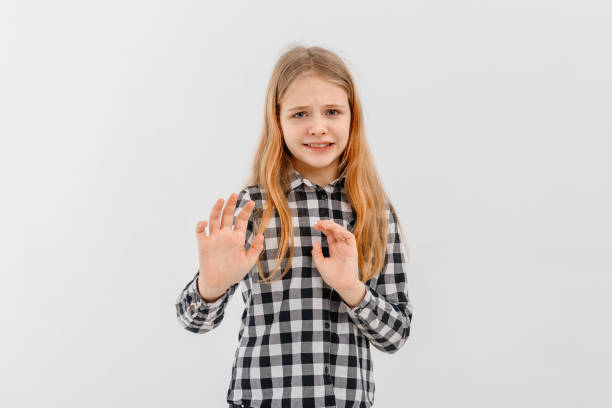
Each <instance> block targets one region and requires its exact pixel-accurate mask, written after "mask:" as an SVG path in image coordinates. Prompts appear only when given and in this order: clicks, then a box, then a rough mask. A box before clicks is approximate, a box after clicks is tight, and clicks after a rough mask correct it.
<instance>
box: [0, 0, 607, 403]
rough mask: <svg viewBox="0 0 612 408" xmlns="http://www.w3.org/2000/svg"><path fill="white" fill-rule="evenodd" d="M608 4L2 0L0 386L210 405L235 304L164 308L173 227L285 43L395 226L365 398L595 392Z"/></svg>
mask: <svg viewBox="0 0 612 408" xmlns="http://www.w3.org/2000/svg"><path fill="white" fill-rule="evenodd" d="M611 20H612V7H611V6H610V5H609V2H605V1H591V0H584V1H558V0H557V1H553V0H547V1H544V0H513V1H484V0H480V1H477V0H473V1H450V0H446V1H409V2H399V1H398V2H386V1H379V2H355V1H337V2H323V1H311V2H295V1H273V2H272V1H260V2H254V1H248V2H247V1H239V2H238V1H234V2H219V1H215V2H212V1H210V2H205V1H199V2H198V1H176V0H174V1H125V0H123V1H104V2H86V1H54V2H43V1H3V2H2V4H1V5H0V47H1V48H0V52H1V55H0V136H1V142H0V143H1V144H0V174H1V175H0V177H1V180H2V184H1V186H0V187H1V197H2V198H1V200H0V205H1V206H2V208H1V211H0V217H1V218H0V231H1V232H0V234H1V235H0V236H1V242H0V245H1V257H0V262H1V264H0V269H1V275H0V276H1V277H2V278H1V279H2V280H1V282H0V301H1V304H0V316H1V319H2V320H1V325H2V326H1V327H2V332H1V336H0V346H1V347H0V350H1V351H0V387H1V388H0V405H2V406H3V407H37V406H49V407H51V406H53V407H84V406H87V407H109V406H118V407H132V406H147V407H175V406H180V405H181V404H185V405H189V406H201V407H225V406H226V403H225V397H226V393H227V387H228V385H229V381H230V377H231V365H232V358H233V354H234V351H235V348H236V346H237V345H238V328H239V323H240V315H241V313H242V310H243V307H244V304H243V302H242V298H241V297H240V296H239V295H238V296H236V295H234V297H233V298H232V299H231V301H230V303H229V305H228V307H227V310H226V314H225V318H224V321H223V322H222V324H221V326H220V327H218V328H217V329H216V330H215V331H213V332H209V333H208V334H205V335H195V334H192V333H190V332H188V331H186V330H184V329H182V328H181V327H180V326H179V324H178V322H177V320H176V315H175V300H176V298H177V296H178V294H179V292H180V290H181V289H182V288H183V286H184V285H186V283H187V282H188V281H189V280H190V279H191V278H192V277H193V275H194V274H195V272H196V270H197V253H196V239H195V224H196V222H197V221H198V220H203V219H207V218H208V216H209V213H210V210H211V207H212V204H213V203H214V201H215V200H216V199H217V198H220V197H223V198H227V197H228V196H229V195H230V194H231V193H232V192H238V191H239V190H240V187H241V186H242V183H243V182H244V181H245V179H246V177H247V176H248V171H249V169H250V165H251V162H252V158H253V154H254V152H255V147H256V144H257V141H258V138H259V137H260V132H261V129H262V120H263V103H264V96H265V89H266V86H267V83H268V80H269V76H270V74H271V72H272V68H273V66H274V64H275V62H276V60H277V59H278V57H279V56H280V55H281V54H282V52H284V51H285V50H286V49H288V48H289V47H290V46H292V45H297V44H301V45H306V46H311V45H320V46H324V47H327V48H329V49H331V50H332V51H334V52H336V53H338V54H339V55H340V56H341V57H342V58H343V59H344V60H345V62H346V63H347V65H348V67H349V69H350V70H351V72H352V74H353V75H354V78H355V80H356V84H357V89H358V91H359V92H360V94H361V97H362V98H363V108H364V115H365V126H366V132H367V135H368V141H369V143H370V146H371V147H372V151H373V154H374V156H375V159H376V162H377V166H378V170H379V172H380V175H381V178H382V180H383V182H384V185H385V188H386V190H387V191H388V192H389V195H390V196H391V199H392V201H393V203H394V205H395V206H396V208H397V210H398V214H399V216H400V221H401V223H402V226H403V228H404V234H405V236H406V238H407V244H408V247H409V266H408V271H407V273H408V287H409V294H410V298H411V301H412V303H413V306H414V316H413V322H412V325H411V334H410V338H409V339H408V341H407V343H406V344H405V346H404V347H403V348H402V349H401V350H400V351H399V352H397V353H396V354H394V355H389V354H385V353H382V352H380V351H378V350H376V349H374V348H372V350H373V351H372V353H373V360H374V376H375V381H376V396H375V404H374V405H375V406H377V407H450V406H453V407H492V406H494V407H516V406H520V407H553V406H554V407H604V406H610V405H611V404H612V394H611V391H610V388H609V387H608V386H609V381H610V375H611V371H612V370H611V368H612V354H611V352H610V344H611V342H612V335H611V330H610V323H609V322H610V317H609V315H610V310H612V308H611V306H612V302H611V300H610V292H611V286H612V285H611V283H612V278H611V273H612V261H611V260H610V256H611V254H612V242H611V241H612V240H611V234H610V231H611V229H612V217H611V215H610V209H611V208H612V188H611V183H610V175H611V174H612V166H611V165H610V155H611V153H612V124H611V115H610V114H611V112H612V75H611V73H612V53H611V52H610V50H611V49H612V29H611V26H610V21H611Z"/></svg>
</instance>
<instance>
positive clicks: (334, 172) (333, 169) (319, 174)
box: [293, 163, 340, 187]
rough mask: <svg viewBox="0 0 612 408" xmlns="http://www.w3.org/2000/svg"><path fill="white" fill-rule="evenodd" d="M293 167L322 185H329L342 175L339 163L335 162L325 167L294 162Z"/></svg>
mask: <svg viewBox="0 0 612 408" xmlns="http://www.w3.org/2000/svg"><path fill="white" fill-rule="evenodd" d="M293 168H294V169H296V170H297V171H298V172H299V173H300V174H301V175H302V176H304V177H306V178H307V179H308V180H310V181H312V182H313V183H315V184H318V185H319V186H321V187H324V186H326V185H328V184H329V183H331V182H332V181H334V180H335V179H337V178H338V176H339V175H340V174H339V167H338V164H337V163H333V164H332V165H330V166H328V167H324V168H315V167H310V166H303V165H299V164H295V163H293Z"/></svg>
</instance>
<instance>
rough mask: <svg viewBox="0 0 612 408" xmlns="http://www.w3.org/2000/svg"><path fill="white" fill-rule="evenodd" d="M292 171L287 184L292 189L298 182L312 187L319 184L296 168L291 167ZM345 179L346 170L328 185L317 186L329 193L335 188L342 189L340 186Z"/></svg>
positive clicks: (342, 185) (314, 187)
mask: <svg viewBox="0 0 612 408" xmlns="http://www.w3.org/2000/svg"><path fill="white" fill-rule="evenodd" d="M292 171H293V174H292V176H291V181H290V183H289V186H290V187H291V189H292V190H293V189H295V188H296V187H298V186H299V185H300V184H305V185H307V186H309V187H311V188H313V189H316V187H317V186H319V185H318V184H315V183H313V182H312V181H310V180H308V179H307V178H306V177H304V176H303V175H302V174H300V172H298V171H297V170H295V169H292ZM345 180H346V172H344V173H342V174H341V175H340V176H338V177H337V178H336V179H335V180H333V181H332V182H331V183H329V184H328V185H326V186H319V187H322V188H323V189H324V190H325V191H327V192H328V193H331V192H332V191H334V190H335V189H336V188H339V189H342V187H344V182H345Z"/></svg>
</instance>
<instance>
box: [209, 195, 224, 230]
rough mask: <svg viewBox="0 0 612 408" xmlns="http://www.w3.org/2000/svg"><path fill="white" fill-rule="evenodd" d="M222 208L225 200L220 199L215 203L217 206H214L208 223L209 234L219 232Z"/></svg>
mask: <svg viewBox="0 0 612 408" xmlns="http://www.w3.org/2000/svg"><path fill="white" fill-rule="evenodd" d="M221 208H223V199H222V198H219V199H217V201H216V202H215V205H213V208H212V210H211V211H210V218H209V223H208V225H209V227H208V232H209V234H212V233H213V232H216V231H219V216H220V215H221Z"/></svg>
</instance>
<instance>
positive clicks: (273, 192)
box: [176, 46, 412, 408]
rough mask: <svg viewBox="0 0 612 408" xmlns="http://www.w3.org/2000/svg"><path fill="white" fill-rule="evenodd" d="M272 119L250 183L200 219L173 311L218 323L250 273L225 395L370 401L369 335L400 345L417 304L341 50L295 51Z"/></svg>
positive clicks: (284, 63)
mask: <svg viewBox="0 0 612 408" xmlns="http://www.w3.org/2000/svg"><path fill="white" fill-rule="evenodd" d="M264 119H265V123H264V128H263V132H262V135H261V140H260V142H259V146H258V148H257V152H256V154H255V160H254V163H253V169H252V174H251V177H250V179H249V181H248V182H247V183H246V186H245V187H244V188H243V189H242V190H241V191H240V193H238V194H236V193H232V194H231V195H230V196H229V198H228V201H227V204H226V205H225V207H223V204H224V200H223V199H222V198H220V199H218V200H217V202H216V203H215V205H214V206H213V208H212V211H211V213H210V218H209V222H207V221H200V222H198V223H197V225H196V235H197V240H198V251H199V269H198V272H197V273H196V274H195V277H194V278H193V279H192V280H191V281H190V282H189V283H188V284H187V285H186V286H185V288H184V289H183V290H182V292H181V293H180V295H179V297H178V299H177V301H176V312H177V317H178V321H179V322H180V324H181V325H182V326H183V327H184V328H185V329H187V330H189V331H191V332H194V333H201V334H202V333H207V332H209V331H211V330H213V329H214V328H215V327H218V326H219V325H220V324H221V321H222V320H223V316H224V310H225V307H226V306H227V303H228V301H229V299H230V298H231V297H232V295H233V294H234V292H235V290H236V287H237V286H238V284H239V283H242V286H241V291H242V298H243V300H244V303H245V309H244V312H243V314H242V320H241V325H240V330H239V333H238V342H239V345H238V347H237V349H236V353H235V355H234V364H233V367H232V377H231V381H230V384H229V389H228V392H227V402H228V403H229V406H230V407H279V408H281V407H292V408H293V407H324V406H325V407H370V406H372V404H373V403H374V389H375V387H374V375H373V363H372V360H371V356H370V343H371V344H372V345H373V346H374V347H376V348H377V349H379V350H381V351H383V352H386V353H395V352H396V351H397V350H399V349H400V348H401V347H402V346H403V345H404V343H405V342H406V339H407V338H408V335H409V333H410V323H411V320H412V305H411V303H410V301H409V298H408V290H407V285H406V264H407V260H406V254H407V251H405V250H404V246H403V245H404V244H403V242H404V240H403V235H402V232H401V228H400V225H399V220H398V217H397V214H396V212H395V209H394V207H393V205H392V204H391V202H390V200H389V198H388V196H387V194H386V193H385V191H384V190H383V187H382V183H381V181H380V179H379V177H378V174H377V171H376V167H375V165H374V160H373V158H372V155H371V152H370V150H369V148H368V146H367V142H366V136H365V132H364V130H363V127H362V122H363V117H362V111H361V103H360V100H359V97H358V94H357V90H356V88H355V84H354V82H353V78H352V76H351V74H350V73H349V71H348V69H347V67H346V66H345V64H344V63H343V61H342V60H341V59H340V58H339V57H338V56H337V55H336V54H334V53H332V52H330V51H328V50H326V49H323V48H321V47H310V48H305V47H303V46H297V47H295V48H292V49H290V50H289V51H287V52H286V53H285V54H283V55H282V56H281V57H280V59H279V61H278V62H277V64H276V66H275V68H274V71H273V73H272V78H271V80H270V82H269V85H268V90H267V95H266V103H265V118H264ZM237 210H240V212H239V213H238V214H237V216H234V214H235V212H236V211H237ZM251 215H252V216H251ZM219 217H221V220H220V221H219ZM207 225H208V234H207V233H206V231H205V227H206V226H207ZM232 227H233V228H232ZM245 239H246V243H245ZM287 254H288V255H287ZM273 277H274V279H273Z"/></svg>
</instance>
